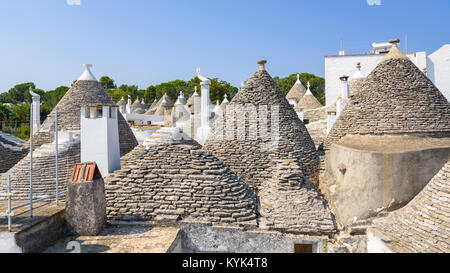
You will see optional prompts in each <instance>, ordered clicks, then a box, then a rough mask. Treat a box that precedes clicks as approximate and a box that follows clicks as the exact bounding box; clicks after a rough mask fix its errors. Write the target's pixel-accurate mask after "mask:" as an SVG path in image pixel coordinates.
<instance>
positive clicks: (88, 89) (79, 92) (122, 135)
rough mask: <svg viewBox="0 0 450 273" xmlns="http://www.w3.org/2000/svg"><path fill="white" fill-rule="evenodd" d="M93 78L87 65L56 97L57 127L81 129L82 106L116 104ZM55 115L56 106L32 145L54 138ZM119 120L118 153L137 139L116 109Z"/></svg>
mask: <svg viewBox="0 0 450 273" xmlns="http://www.w3.org/2000/svg"><path fill="white" fill-rule="evenodd" d="M89 75H91V76H89ZM85 79H89V80H85ZM92 79H95V77H94V76H92V74H91V72H90V70H89V69H86V71H85V72H84V73H83V75H82V77H80V79H79V80H78V81H77V82H75V83H74V84H73V85H72V87H71V88H70V89H69V90H68V91H67V93H66V94H65V95H64V97H63V98H62V99H61V100H60V101H59V103H58V105H57V107H58V130H59V131H61V130H64V131H78V130H80V116H81V114H80V109H81V107H82V106H86V105H92V104H101V105H110V106H116V104H115V103H114V102H113V101H112V100H111V98H110V97H109V96H108V94H107V93H106V92H105V91H104V90H103V87H102V86H101V84H100V83H99V82H98V81H96V80H92ZM54 119H55V109H53V111H52V112H51V113H50V114H49V115H48V117H47V119H46V120H45V121H44V123H43V124H42V126H41V128H40V130H39V131H38V132H37V133H36V134H35V135H34V140H33V145H34V147H39V146H41V145H42V144H44V143H51V142H53V140H54V134H55V133H54ZM118 120H119V141H120V154H121V155H125V154H126V153H128V152H129V151H131V150H132V149H133V148H134V147H135V146H136V145H137V144H138V143H137V140H136V138H135V136H134V134H133V132H132V131H131V129H130V126H129V125H128V123H127V122H126V121H125V119H124V118H123V116H122V114H121V113H118Z"/></svg>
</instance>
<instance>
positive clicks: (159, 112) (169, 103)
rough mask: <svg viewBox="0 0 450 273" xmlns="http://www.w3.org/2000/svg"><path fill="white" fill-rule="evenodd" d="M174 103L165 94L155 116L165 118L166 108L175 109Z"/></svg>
mask: <svg viewBox="0 0 450 273" xmlns="http://www.w3.org/2000/svg"><path fill="white" fill-rule="evenodd" d="M173 105H174V104H173V102H172V100H171V99H170V98H169V96H167V94H164V95H163V96H162V97H161V99H160V101H159V102H158V106H157V107H156V111H155V115H158V116H163V115H164V107H173Z"/></svg>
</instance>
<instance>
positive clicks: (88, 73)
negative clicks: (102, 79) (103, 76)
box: [78, 64, 97, 81]
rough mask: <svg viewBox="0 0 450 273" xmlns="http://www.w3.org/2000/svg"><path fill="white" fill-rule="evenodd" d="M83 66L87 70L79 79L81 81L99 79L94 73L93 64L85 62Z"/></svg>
mask: <svg viewBox="0 0 450 273" xmlns="http://www.w3.org/2000/svg"><path fill="white" fill-rule="evenodd" d="M83 67H84V68H85V71H84V72H83V74H82V75H81V77H80V78H79V79H78V80H79V81H97V79H96V78H95V77H94V75H92V72H91V70H90V69H91V68H92V64H83Z"/></svg>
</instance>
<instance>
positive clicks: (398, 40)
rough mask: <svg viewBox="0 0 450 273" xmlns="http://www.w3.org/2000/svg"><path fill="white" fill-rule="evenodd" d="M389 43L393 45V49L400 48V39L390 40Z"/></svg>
mask: <svg viewBox="0 0 450 273" xmlns="http://www.w3.org/2000/svg"><path fill="white" fill-rule="evenodd" d="M389 43H390V44H392V47H398V44H399V43H400V39H398V38H396V39H391V40H389Z"/></svg>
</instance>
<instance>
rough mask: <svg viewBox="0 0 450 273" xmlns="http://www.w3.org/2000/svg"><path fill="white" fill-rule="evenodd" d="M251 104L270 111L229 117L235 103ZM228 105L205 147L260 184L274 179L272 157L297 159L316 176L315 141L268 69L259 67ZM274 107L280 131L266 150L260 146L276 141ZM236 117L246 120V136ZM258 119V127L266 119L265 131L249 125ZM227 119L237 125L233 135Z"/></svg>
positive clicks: (312, 177)
mask: <svg viewBox="0 0 450 273" xmlns="http://www.w3.org/2000/svg"><path fill="white" fill-rule="evenodd" d="M248 106H254V107H256V108H257V109H258V107H259V106H267V115H265V113H262V112H261V111H260V112H259V113H258V115H259V117H255V116H254V115H250V114H248V113H247V114H245V113H244V114H242V115H238V116H237V117H236V118H235V119H233V120H231V121H230V120H228V121H227V118H228V117H229V116H231V115H229V114H228V113H229V112H230V111H232V109H233V107H235V109H236V108H237V107H242V108H245V107H248ZM276 107H278V109H279V110H277V109H276ZM226 109H227V110H226V114H225V116H224V117H223V118H222V119H220V118H219V119H218V121H217V122H216V123H215V126H214V127H213V129H212V131H211V133H210V135H209V137H208V140H207V141H206V143H205V145H204V146H203V149H204V150H208V151H211V152H213V154H214V155H215V156H217V157H218V158H220V159H221V160H222V161H223V162H224V163H225V164H226V165H227V166H230V168H231V169H232V170H233V171H235V172H236V173H237V174H238V175H239V177H241V178H242V179H243V180H244V181H245V182H246V183H249V184H250V185H252V186H253V187H259V186H260V185H261V184H262V183H263V182H264V181H266V180H268V179H271V177H272V173H271V171H270V167H271V164H270V163H271V160H272V159H293V160H295V161H296V162H298V164H299V166H301V168H302V171H303V173H304V174H305V175H306V176H308V177H309V178H310V179H311V180H314V179H315V178H316V176H317V172H318V167H319V158H318V156H317V151H316V148H315V146H314V143H313V141H312V139H311V137H310V135H309V133H308V131H307V130H306V128H305V126H304V124H303V123H302V122H301V121H300V119H299V118H298V116H297V114H296V112H295V111H294V109H293V108H292V106H291V105H289V103H288V101H287V100H286V97H285V96H284V95H283V93H282V92H281V90H280V89H279V88H278V87H277V85H276V83H275V82H274V81H273V79H272V77H271V76H270V75H269V73H267V71H266V70H265V69H261V70H259V71H257V72H256V73H255V74H253V76H252V77H250V79H249V80H248V81H247V82H246V84H245V85H244V86H243V87H242V88H241V90H240V91H239V92H238V94H236V96H234V98H233V99H232V101H231V102H230V104H229V105H228V107H227V108H226ZM229 110H230V111H229ZM272 111H273V112H278V113H276V114H279V120H278V121H277V125H278V126H279V134H278V135H276V136H275V137H276V140H277V143H276V145H275V147H274V149H273V150H265V149H262V148H261V147H262V146H264V147H270V145H273V143H274V142H273V141H274V139H272V133H273V131H272V128H271V127H272V126H271V119H272V114H273V113H272ZM265 116H266V117H267V119H266V120H264V118H265ZM237 120H239V122H242V123H244V124H245V127H246V129H245V132H242V133H243V135H245V136H244V137H242V136H238V135H237V133H236V132H237V131H238V122H237ZM221 121H223V123H222V122H221ZM256 122H258V127H262V125H264V123H265V125H266V126H267V128H268V132H267V134H266V135H262V134H260V133H259V132H258V131H259V130H258V128H249V124H255V123H256ZM227 123H230V124H232V126H233V127H234V135H231V138H230V131H227V130H228V128H227V126H225V125H226V124H227ZM221 124H225V125H224V126H221ZM224 136H226V137H224ZM242 138H244V139H242Z"/></svg>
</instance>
